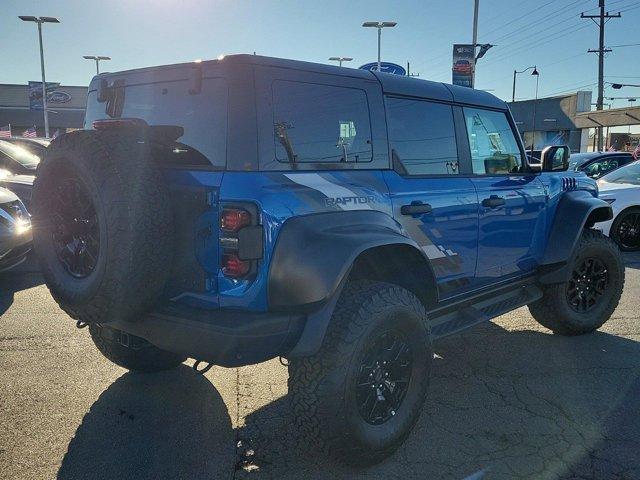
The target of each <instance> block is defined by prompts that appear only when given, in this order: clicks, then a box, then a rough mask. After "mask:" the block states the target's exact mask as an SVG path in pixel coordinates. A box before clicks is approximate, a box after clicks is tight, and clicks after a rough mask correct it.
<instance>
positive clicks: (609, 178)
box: [601, 162, 640, 185]
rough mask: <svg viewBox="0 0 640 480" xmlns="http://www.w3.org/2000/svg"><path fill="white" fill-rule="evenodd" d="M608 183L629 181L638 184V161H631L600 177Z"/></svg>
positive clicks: (639, 164) (639, 178)
mask: <svg viewBox="0 0 640 480" xmlns="http://www.w3.org/2000/svg"><path fill="white" fill-rule="evenodd" d="M601 180H602V181H604V182H609V183H630V184H631V185H640V162H633V163H630V164H629V165H626V166H624V167H621V168H618V169H617V170H614V171H613V172H611V173H609V174H607V175H605V176H604V177H602V178H601Z"/></svg>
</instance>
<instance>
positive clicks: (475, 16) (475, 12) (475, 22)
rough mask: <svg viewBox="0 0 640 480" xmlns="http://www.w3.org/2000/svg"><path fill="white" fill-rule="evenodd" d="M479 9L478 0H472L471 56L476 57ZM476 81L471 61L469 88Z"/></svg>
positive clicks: (474, 63)
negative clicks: (471, 70)
mask: <svg viewBox="0 0 640 480" xmlns="http://www.w3.org/2000/svg"><path fill="white" fill-rule="evenodd" d="M479 9H480V0H474V5H473V38H472V40H471V42H472V44H473V58H474V59H475V57H476V46H477V45H478V10H479ZM475 83H476V62H475V60H474V62H473V72H472V73H471V88H473V87H474V86H475Z"/></svg>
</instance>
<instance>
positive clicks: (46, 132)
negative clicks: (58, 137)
mask: <svg viewBox="0 0 640 480" xmlns="http://www.w3.org/2000/svg"><path fill="white" fill-rule="evenodd" d="M18 18H19V19H20V20H22V21H23V22H35V23H37V24H38V41H39V42H40V70H41V71H42V110H43V112H44V136H45V138H49V112H48V111H47V81H46V78H45V75H44V48H43V47H42V24H43V23H60V20H58V19H57V18H55V17H32V16H27V15H20V16H18Z"/></svg>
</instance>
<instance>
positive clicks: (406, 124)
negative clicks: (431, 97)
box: [384, 97, 478, 299]
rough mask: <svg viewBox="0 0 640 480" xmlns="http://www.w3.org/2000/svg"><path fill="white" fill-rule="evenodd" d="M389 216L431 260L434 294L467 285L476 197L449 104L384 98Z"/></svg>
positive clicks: (475, 226)
mask: <svg viewBox="0 0 640 480" xmlns="http://www.w3.org/2000/svg"><path fill="white" fill-rule="evenodd" d="M386 107H387V117H388V128H389V142H390V144H391V154H392V158H393V164H394V170H392V171H385V172H384V178H385V181H386V182H387V185H388V187H389V192H390V196H391V203H392V207H393V215H394V218H396V220H397V221H398V222H399V223H400V224H401V225H402V226H403V228H404V230H405V232H406V233H407V234H408V235H409V236H410V237H411V238H412V239H413V240H415V241H416V243H418V245H419V246H420V248H421V249H422V250H423V251H424V252H425V254H426V255H427V257H428V258H429V259H430V260H431V265H432V267H433V269H434V273H435V276H436V280H437V283H438V290H439V295H440V298H441V299H442V298H446V297H449V296H452V295H455V294H457V293H460V292H462V291H465V290H469V289H471V288H472V286H473V281H474V274H475V267H476V252H477V229H478V199H477V195H476V191H475V188H474V185H473V182H472V181H471V179H470V178H468V177H466V176H462V175H461V174H460V170H461V162H460V161H459V158H458V146H457V142H456V133H455V126H454V116H453V108H452V107H451V105H447V104H442V103H434V102H428V101H424V100H416V99H406V98H395V97H391V98H387V99H386Z"/></svg>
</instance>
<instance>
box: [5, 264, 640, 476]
mask: <svg viewBox="0 0 640 480" xmlns="http://www.w3.org/2000/svg"><path fill="white" fill-rule="evenodd" d="M626 260H627V282H626V289H625V292H624V295H623V298H622V301H621V304H620V306H619V307H618V309H617V310H616V312H615V313H614V316H613V318H612V319H611V320H610V321H609V322H608V323H607V324H606V325H605V326H604V327H603V328H602V329H601V330H600V331H598V332H597V333H594V334H592V335H586V336H582V337H573V338H567V337H560V336H555V335H552V334H551V333H550V332H549V331H548V330H546V329H544V328H543V327H541V326H539V325H538V324H537V323H536V322H535V321H534V320H533V319H532V317H531V316H530V315H529V312H528V310H527V309H526V308H523V309H519V310H517V311H515V312H513V313H510V314H508V315H504V316H502V317H500V318H498V319H497V320H495V321H494V322H492V323H488V324H485V325H481V326H478V327H476V328H474V329H472V330H470V331H469V332H467V333H465V334H462V335H458V336H455V337H450V338H448V339H446V340H443V341H440V342H439V343H437V344H436V346H435V347H436V348H435V350H436V353H437V357H436V359H435V365H434V372H433V379H432V382H431V391H430V397H429V400H428V402H427V405H426V408H425V411H424V413H423V415H422V416H421V418H420V420H419V422H418V425H417V426H416V428H415V430H414V432H413V433H412V435H411V436H410V438H409V439H408V441H407V442H406V443H405V445H403V446H402V447H401V448H400V450H399V451H398V452H397V453H396V454H395V455H394V456H393V457H392V458H390V459H389V460H388V461H386V462H384V463H382V464H380V465H377V466H375V467H372V468H368V469H364V470H362V469H360V470H358V469H352V468H346V467H343V466H339V465H334V464H333V463H332V462H330V461H328V460H327V459H325V458H323V457H322V456H321V455H320V454H318V453H317V452H316V451H315V450H314V448H313V446H312V445H309V444H307V443H306V442H305V440H304V438H301V437H300V436H299V435H298V434H297V433H296V432H295V431H294V429H293V427H292V425H291V421H290V419H291V417H290V414H289V410H288V404H287V384H286V383H287V370H286V368H285V367H284V366H282V365H281V364H280V363H279V362H278V361H277V360H274V361H270V362H267V363H265V364H261V365H255V366H250V367H243V368H237V369H224V368H213V369H212V370H211V371H209V372H208V373H207V374H206V375H205V376H199V375H196V374H195V373H194V372H193V371H192V370H191V369H190V368H189V366H188V365H186V364H185V365H184V366H182V367H180V368H178V369H176V370H174V371H170V372H164V373H159V374H150V375H140V374H133V373H128V372H127V371H126V370H124V369H122V368H119V367H117V366H115V365H112V364H111V363H109V362H108V361H107V360H106V359H104V358H103V357H102V356H101V355H100V354H99V353H98V351H97V350H96V349H95V348H94V347H93V344H92V343H91V340H90V339H89V335H88V332H87V330H77V329H76V328H75V324H74V322H73V321H72V320H71V319H69V318H68V317H67V316H66V315H65V314H64V313H63V312H62V311H61V310H59V309H58V307H57V305H56V304H55V302H54V301H53V299H52V298H51V296H50V294H49V292H48V290H47V288H46V287H45V286H44V285H42V284H41V282H42V280H41V278H40V277H39V275H38V274H37V273H29V272H28V270H29V269H28V268H27V269H24V268H23V270H22V271H21V272H14V273H8V274H3V275H2V276H0V315H1V316H0V423H1V426H2V428H0V478H2V479H49V478H59V479H63V480H71V479H83V480H89V479H118V480H124V479H164V478H167V479H169V478H182V479H217V478H222V479H232V478H239V479H245V478H256V479H261V478H277V479H301V478H327V479H329V478H330V479H332V480H336V479H342V478H360V477H361V478H368V479H374V478H398V479H400V478H402V479H407V478H433V479H449V478H451V479H463V478H468V479H478V478H486V479H494V478H496V479H513V478H527V479H528V478H531V479H534V478H535V479H557V478H563V479H565V478H576V479H594V480H595V479H598V480H603V479H640V325H639V320H640V301H639V299H640V255H627V256H626Z"/></svg>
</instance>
